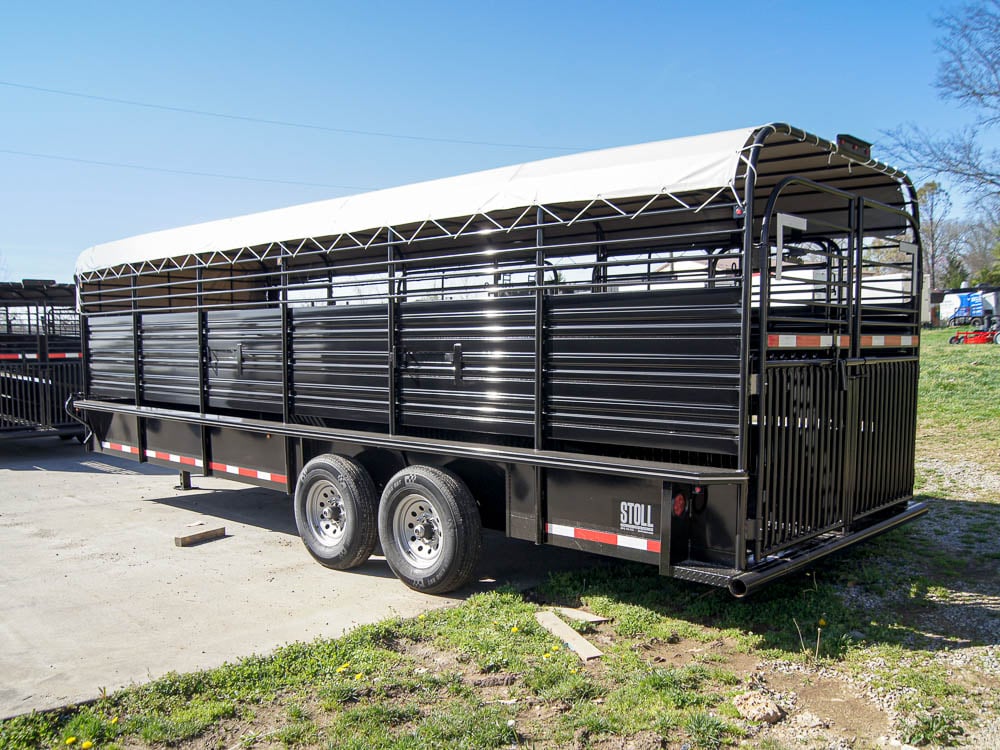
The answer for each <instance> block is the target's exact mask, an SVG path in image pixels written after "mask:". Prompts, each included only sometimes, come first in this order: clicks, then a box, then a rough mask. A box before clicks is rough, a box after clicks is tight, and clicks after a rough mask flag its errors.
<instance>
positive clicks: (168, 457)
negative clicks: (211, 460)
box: [146, 449, 204, 468]
mask: <svg viewBox="0 0 1000 750" xmlns="http://www.w3.org/2000/svg"><path fill="white" fill-rule="evenodd" d="M146 457H147V458H158V459H160V460H161V461H170V462H171V463H175V464H182V465H184V466H197V467H198V468H201V467H202V466H204V464H203V463H202V461H201V459H200V458H192V457H191V456H182V455H180V454H179V453H165V452H164V451H151V450H149V449H147V450H146Z"/></svg>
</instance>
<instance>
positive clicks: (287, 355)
mask: <svg viewBox="0 0 1000 750" xmlns="http://www.w3.org/2000/svg"><path fill="white" fill-rule="evenodd" d="M285 260H286V258H283V257H281V256H279V257H278V268H279V269H280V270H279V272H278V284H279V287H278V304H279V305H281V310H280V313H281V421H282V422H284V423H285V424H289V423H290V422H291V421H292V378H291V372H290V370H291V367H292V356H293V354H292V341H291V337H290V335H289V327H290V326H291V325H292V320H291V311H290V310H289V309H288V268H287V267H286V266H285ZM286 442H287V441H286ZM285 468H286V469H288V468H289V467H287V466H286V467H285ZM289 473H290V472H288V471H286V472H285V476H288V474H289Z"/></svg>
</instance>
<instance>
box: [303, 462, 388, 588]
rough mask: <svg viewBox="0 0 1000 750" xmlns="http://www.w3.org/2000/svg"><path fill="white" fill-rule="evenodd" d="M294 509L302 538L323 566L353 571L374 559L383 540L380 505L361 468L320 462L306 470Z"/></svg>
mask: <svg viewBox="0 0 1000 750" xmlns="http://www.w3.org/2000/svg"><path fill="white" fill-rule="evenodd" d="M294 505H295V525H296V526H297V527H298V529H299V536H300V537H302V542H303V543H304V544H305V545H306V549H307V550H309V554H311V555H312V556H313V557H314V558H316V560H317V561H318V562H319V563H321V564H322V565H325V566H326V567H328V568H335V569H336V570H347V569H348V568H354V567H357V566H358V565H360V564H361V563H363V562H364V561H365V560H367V559H368V558H369V557H371V554H372V551H373V550H374V549H375V542H376V541H377V540H378V526H377V520H376V519H377V518H378V499H377V495H376V492H375V485H374V484H373V483H372V479H371V477H370V476H368V472H367V471H365V470H364V469H363V468H362V467H361V466H360V465H359V464H358V463H356V462H355V461H352V460H351V459H349V458H343V457H342V456H334V455H330V454H324V455H322V456H316V458H314V459H313V460H312V461H310V462H309V463H307V464H306V465H305V466H304V467H302V472H301V473H300V474H299V480H298V483H297V484H296V486H295V502H294Z"/></svg>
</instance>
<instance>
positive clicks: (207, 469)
mask: <svg viewBox="0 0 1000 750" xmlns="http://www.w3.org/2000/svg"><path fill="white" fill-rule="evenodd" d="M194 274H195V277H194V278H195V294H196V297H195V300H196V306H197V312H196V313H195V314H196V315H197V321H196V322H197V325H198V410H199V411H200V413H201V414H202V415H204V414H207V413H208V363H209V356H208V336H207V332H208V314H207V313H206V312H205V269H204V267H203V266H201V265H199V266H198V267H197V268H195V272H194ZM198 430H199V433H200V436H201V464H202V474H203V475H204V476H208V475H209V474H211V473H212V470H211V464H212V456H211V443H210V441H209V439H208V428H207V427H206V426H205V425H199V428H198Z"/></svg>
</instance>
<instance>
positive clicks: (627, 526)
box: [621, 502, 653, 534]
mask: <svg viewBox="0 0 1000 750" xmlns="http://www.w3.org/2000/svg"><path fill="white" fill-rule="evenodd" d="M621 529H622V531H638V532H640V533H642V534H652V533H653V506H652V505H644V504H642V503H629V502H623V503H622V504H621Z"/></svg>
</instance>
